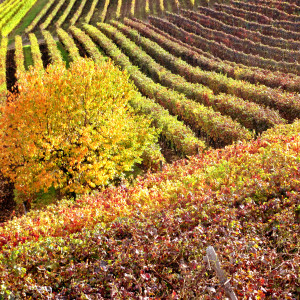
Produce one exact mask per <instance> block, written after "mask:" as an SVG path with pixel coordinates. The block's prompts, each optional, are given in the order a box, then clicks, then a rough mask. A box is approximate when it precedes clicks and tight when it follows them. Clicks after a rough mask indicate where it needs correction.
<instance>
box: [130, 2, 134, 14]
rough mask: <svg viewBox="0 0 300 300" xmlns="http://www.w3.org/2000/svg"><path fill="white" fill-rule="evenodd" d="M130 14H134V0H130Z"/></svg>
mask: <svg viewBox="0 0 300 300" xmlns="http://www.w3.org/2000/svg"><path fill="white" fill-rule="evenodd" d="M130 14H131V15H132V16H134V14H135V0H131V7H130Z"/></svg>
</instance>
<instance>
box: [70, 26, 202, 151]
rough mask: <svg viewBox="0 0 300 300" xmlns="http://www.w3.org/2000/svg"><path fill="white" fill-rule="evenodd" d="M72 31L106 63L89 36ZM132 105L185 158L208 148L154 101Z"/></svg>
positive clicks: (142, 99)
mask: <svg viewBox="0 0 300 300" xmlns="http://www.w3.org/2000/svg"><path fill="white" fill-rule="evenodd" d="M70 31H71V32H72V34H73V35H74V36H75V38H76V39H77V40H79V41H80V43H81V44H82V45H83V46H84V47H85V49H86V50H87V52H88V53H89V55H90V56H91V57H92V58H93V59H94V61H95V62H96V63H97V64H101V62H103V61H105V59H104V57H103V56H102V55H101V54H100V53H99V51H98V48H97V46H96V45H95V43H94V42H93V41H92V40H91V38H90V37H89V36H88V35H87V34H85V33H84V32H83V31H81V30H80V29H79V28H76V27H74V26H73V27H70ZM130 105H131V106H132V107H133V108H134V110H135V111H136V112H137V113H142V114H145V115H150V116H151V118H152V119H153V122H154V125H155V126H156V127H157V128H159V129H160V130H161V135H162V136H163V137H164V140H166V141H167V142H168V143H169V144H172V145H174V147H175V149H176V151H177V152H179V153H180V154H182V155H184V156H187V155H194V154H197V151H198V150H203V149H204V148H206V145H205V143H204V141H201V140H199V139H197V138H196V137H195V134H194V133H193V132H192V130H191V129H190V128H189V127H187V126H185V125H184V124H183V123H182V122H180V121H178V120H177V118H176V117H174V116H171V115H170V114H169V112H168V111H167V110H165V109H164V108H163V107H162V106H161V105H159V104H157V103H155V102H153V100H150V99H148V98H145V97H142V96H138V97H136V98H133V99H132V100H131V102H130Z"/></svg>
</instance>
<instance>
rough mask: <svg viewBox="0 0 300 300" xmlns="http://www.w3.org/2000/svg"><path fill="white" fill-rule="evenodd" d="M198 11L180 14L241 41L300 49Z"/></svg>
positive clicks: (291, 41) (187, 11) (287, 42)
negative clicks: (246, 40)
mask: <svg viewBox="0 0 300 300" xmlns="http://www.w3.org/2000/svg"><path fill="white" fill-rule="evenodd" d="M199 10H201V12H202V13H197V12H194V11H191V10H183V9H182V10H181V13H182V14H183V15H184V16H186V17H189V18H190V19H192V20H194V21H196V22H199V23H201V24H202V25H204V26H206V27H209V28H211V29H215V30H220V31H224V32H225V33H227V34H231V35H233V36H237V37H239V38H242V39H248V40H252V41H253V42H256V43H262V44H264V45H269V46H272V47H279V48H282V49H289V50H294V51H299V49H300V42H299V41H294V40H289V41H288V40H283V39H279V38H275V37H271V36H267V35H264V34H261V33H260V32H257V31H251V30H248V29H245V28H241V27H236V26H231V25H228V24H225V23H224V22H222V21H219V20H217V19H216V18H214V17H211V16H210V15H206V14H205V13H206V12H207V11H209V10H211V9H210V8H207V7H199Z"/></svg>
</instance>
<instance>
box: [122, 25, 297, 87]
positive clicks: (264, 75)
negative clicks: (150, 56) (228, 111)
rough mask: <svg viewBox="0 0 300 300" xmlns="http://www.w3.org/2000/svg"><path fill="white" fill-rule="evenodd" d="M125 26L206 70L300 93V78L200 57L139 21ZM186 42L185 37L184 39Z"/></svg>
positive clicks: (183, 45)
mask: <svg viewBox="0 0 300 300" xmlns="http://www.w3.org/2000/svg"><path fill="white" fill-rule="evenodd" d="M124 22H125V24H127V25H129V26H131V27H133V28H136V29H137V30H138V31H139V32H140V33H141V34H143V35H144V36H146V37H148V38H151V39H152V40H154V41H156V42H157V43H158V44H159V45H161V46H162V47H164V48H165V49H166V50H168V51H169V52H170V53H172V54H174V55H176V56H179V57H181V58H182V59H183V60H185V61H187V62H188V63H190V64H192V65H198V66H200V67H201V68H202V69H204V70H208V71H215V72H218V73H224V74H226V75H227V76H228V77H230V78H233V79H238V80H239V79H242V80H245V81H249V82H252V83H261V84H264V85H267V86H269V87H271V88H276V87H279V86H281V87H283V88H285V89H286V90H289V91H292V92H300V78H299V77H298V78H296V79H295V78H293V77H291V76H289V75H288V74H284V73H279V72H277V73H273V72H271V71H264V70H259V69H256V70H252V69H251V68H247V67H243V66H241V65H235V66H233V65H232V64H230V63H229V62H228V63H227V62H226V61H220V60H217V59H208V58H207V57H205V56H203V55H199V53H198V52H196V51H194V50H192V49H191V47H189V46H188V45H187V44H184V43H182V42H181V43H180V41H178V42H177V41H176V40H174V39H173V37H172V36H169V35H167V34H165V35H162V34H161V33H160V30H158V29H156V30H155V31H154V29H155V27H153V26H152V25H149V24H146V23H142V22H141V21H139V20H129V19H125V20H124ZM183 40H185V37H184V38H183Z"/></svg>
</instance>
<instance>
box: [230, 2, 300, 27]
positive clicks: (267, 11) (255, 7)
mask: <svg viewBox="0 0 300 300" xmlns="http://www.w3.org/2000/svg"><path fill="white" fill-rule="evenodd" d="M231 4H232V5H234V6H235V7H238V8H241V9H244V10H249V11H255V12H258V13H262V14H264V15H267V16H268V17H271V18H272V19H281V20H287V21H292V22H300V17H298V16H295V15H291V14H288V13H286V12H283V11H281V10H279V9H277V8H271V7H268V6H265V5H261V4H253V3H245V2H240V1H231Z"/></svg>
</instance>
